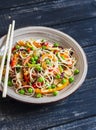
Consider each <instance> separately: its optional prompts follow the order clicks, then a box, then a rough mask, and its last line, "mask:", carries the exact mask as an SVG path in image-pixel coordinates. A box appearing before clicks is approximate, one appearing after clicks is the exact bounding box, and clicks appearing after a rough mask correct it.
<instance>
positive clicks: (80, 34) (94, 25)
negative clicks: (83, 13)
mask: <svg viewBox="0 0 96 130" xmlns="http://www.w3.org/2000/svg"><path fill="white" fill-rule="evenodd" d="M21 23H22V24H20V21H19V17H18V21H16V28H19V27H23V26H26V25H27V23H26V21H24V22H23V21H22V22H21ZM8 24H9V23H7V22H6V20H4V19H3V17H2V22H1V21H0V36H2V35H4V34H5V33H7V29H8ZM31 25H32V24H31V23H29V26H31ZM50 27H53V28H55V29H58V30H61V31H63V32H65V33H67V34H69V35H71V36H72V37H73V38H75V39H76V40H77V41H78V42H79V44H80V45H81V46H82V47H85V46H90V45H96V36H95V33H94V32H96V18H94V19H89V20H84V21H77V22H75V23H74V22H72V23H69V24H61V25H57V26H55V25H54V26H50Z"/></svg>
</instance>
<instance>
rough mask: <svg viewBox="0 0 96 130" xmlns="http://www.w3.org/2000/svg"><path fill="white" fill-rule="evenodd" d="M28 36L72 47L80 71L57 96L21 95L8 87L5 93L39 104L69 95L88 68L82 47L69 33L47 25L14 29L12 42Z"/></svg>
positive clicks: (0, 50)
mask: <svg viewBox="0 0 96 130" xmlns="http://www.w3.org/2000/svg"><path fill="white" fill-rule="evenodd" d="M5 37H6V36H4V37H2V38H1V39H0V46H1V48H0V55H2V53H3V51H4V44H5ZM29 38H35V39H39V38H40V39H41V38H43V39H48V40H49V41H52V42H59V43H60V44H61V46H63V47H67V48H73V50H74V51H75V57H76V58H77V59H78V62H77V67H78V68H79V70H80V73H79V74H78V75H77V76H75V82H74V83H72V84H70V85H69V86H68V87H66V88H65V89H63V90H62V91H60V93H59V95H58V96H54V97H43V98H39V99H38V98H33V97H28V96H21V95H18V94H16V93H15V92H14V90H13V89H10V88H9V87H8V92H7V95H8V96H10V97H12V98H14V99H16V100H19V101H22V102H27V103H35V104H41V103H51V102H55V101H58V100H60V99H63V98H65V97H67V96H69V95H70V94H72V93H73V92H74V91H75V90H77V89H78V88H79V87H80V86H81V84H82V83H83V82H84V80H85V77H86V74H87V68H88V67H87V60H86V56H85V53H84V51H83V49H82V48H81V47H80V45H79V44H78V43H77V42H76V41H75V40H74V39H73V38H71V37H70V36H69V35H67V34H65V33H63V32H60V31H58V30H55V29H51V28H47V27H39V26H34V27H26V28H21V29H17V30H15V34H14V41H13V44H14V43H15V42H16V41H18V40H20V39H29Z"/></svg>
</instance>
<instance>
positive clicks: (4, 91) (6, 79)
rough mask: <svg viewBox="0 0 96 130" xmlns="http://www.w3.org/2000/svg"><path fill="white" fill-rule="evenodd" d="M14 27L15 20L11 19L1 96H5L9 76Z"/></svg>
mask: <svg viewBox="0 0 96 130" xmlns="http://www.w3.org/2000/svg"><path fill="white" fill-rule="evenodd" d="M14 27H15V20H13V22H12V27H11V33H10V38H9V49H8V57H7V64H6V73H5V78H4V87H3V93H2V97H6V94H7V84H8V76H9V67H10V58H11V49H12V42H13V34H14Z"/></svg>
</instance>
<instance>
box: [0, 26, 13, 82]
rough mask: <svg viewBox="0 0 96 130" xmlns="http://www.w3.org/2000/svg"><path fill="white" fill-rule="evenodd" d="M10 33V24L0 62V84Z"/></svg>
mask: <svg viewBox="0 0 96 130" xmlns="http://www.w3.org/2000/svg"><path fill="white" fill-rule="evenodd" d="M10 31H11V24H10V25H9V29H8V34H7V39H6V44H5V50H4V55H3V58H2V62H1V67H0V84H1V80H2V74H3V68H4V63H5V58H6V53H7V49H8V42H9V38H10Z"/></svg>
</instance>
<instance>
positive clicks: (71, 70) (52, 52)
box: [0, 26, 87, 104]
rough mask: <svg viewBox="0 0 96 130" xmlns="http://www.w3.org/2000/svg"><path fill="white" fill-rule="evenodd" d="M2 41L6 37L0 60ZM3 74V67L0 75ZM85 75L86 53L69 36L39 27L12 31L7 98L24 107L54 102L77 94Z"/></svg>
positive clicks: (0, 42) (0, 40)
mask: <svg viewBox="0 0 96 130" xmlns="http://www.w3.org/2000/svg"><path fill="white" fill-rule="evenodd" d="M5 39H6V36H4V37H2V38H1V39H0V46H1V48H0V56H1V57H2V55H3V52H4V46H5ZM6 58H7V56H6ZM5 64H6V62H5ZM5 71H6V67H5V68H4V70H3V75H4V74H5ZM86 74H87V59H86V56H85V53H84V51H83V49H82V48H81V46H80V45H79V44H78V43H77V42H76V41H75V40H74V39H73V38H72V37H70V36H69V35H67V34H65V33H63V32H60V31H58V30H56V29H52V28H48V27H41V26H33V27H25V28H21V29H17V30H15V32H14V38H13V43H12V50H11V60H10V70H9V78H8V90H7V95H8V96H10V97H12V98H14V99H16V100H19V101H22V102H27V103H35V104H42V103H51V102H56V101H58V100H60V99H64V98H66V97H68V96H69V95H70V94H72V93H73V92H74V91H76V90H77V89H78V88H79V87H80V86H81V84H82V83H83V82H84V80H85V77H86ZM3 79H4V78H3ZM2 87H3V80H2Z"/></svg>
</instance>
